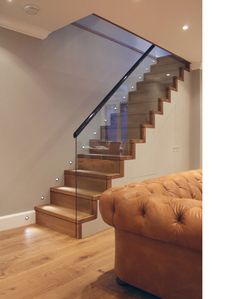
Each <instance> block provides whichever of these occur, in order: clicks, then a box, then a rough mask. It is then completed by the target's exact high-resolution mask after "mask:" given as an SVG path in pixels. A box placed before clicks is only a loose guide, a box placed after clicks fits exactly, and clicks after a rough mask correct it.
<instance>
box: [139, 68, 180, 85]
mask: <svg viewBox="0 0 236 299" xmlns="http://www.w3.org/2000/svg"><path fill="white" fill-rule="evenodd" d="M173 76H177V77H178V76H179V71H178V70H176V71H172V72H171V76H169V77H168V76H166V73H164V74H163V73H160V74H152V73H151V74H145V76H144V80H145V81H148V80H149V81H156V82H161V83H163V84H171V83H172V82H173V79H172V78H173Z"/></svg>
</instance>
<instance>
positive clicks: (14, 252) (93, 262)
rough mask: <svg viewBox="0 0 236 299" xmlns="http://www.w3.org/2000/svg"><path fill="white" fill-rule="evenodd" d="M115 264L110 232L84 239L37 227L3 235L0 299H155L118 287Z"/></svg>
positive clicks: (0, 254)
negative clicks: (114, 270)
mask: <svg viewBox="0 0 236 299" xmlns="http://www.w3.org/2000/svg"><path fill="white" fill-rule="evenodd" d="M113 264H114V231H113V229H109V230H107V231H105V232H102V233H99V234H96V235H95V236H92V237H89V238H86V239H83V240H76V239H72V238H70V237H69V236H66V235H63V234H60V233H57V232H54V231H52V230H49V229H47V228H44V227H41V226H36V225H34V226H28V227H24V228H19V229H15V230H10V231H5V232H1V233H0V298H1V299H3V298H4V299H23V298H24V299H39V298H40V299H76V298H82V299H109V298H119V299H126V298H146V299H151V298H152V299H153V298H155V297H154V296H152V295H150V294H147V293H144V292H142V291H140V290H137V289H135V288H133V287H131V286H128V287H127V286H126V287H121V286H119V285H117V284H116V282H115V274H114V272H113Z"/></svg>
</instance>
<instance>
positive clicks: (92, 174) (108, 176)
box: [65, 169, 121, 179]
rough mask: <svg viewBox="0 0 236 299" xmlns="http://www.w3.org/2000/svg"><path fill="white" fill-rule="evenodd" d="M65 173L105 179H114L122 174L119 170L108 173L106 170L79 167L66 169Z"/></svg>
mask: <svg viewBox="0 0 236 299" xmlns="http://www.w3.org/2000/svg"><path fill="white" fill-rule="evenodd" d="M65 174H71V175H77V176H86V177H98V178H105V179H113V178H118V177H120V176H121V174H120V173H118V172H113V173H108V172H107V173H106V172H99V171H91V170H86V169H78V170H75V169H73V170H70V169H68V170H65Z"/></svg>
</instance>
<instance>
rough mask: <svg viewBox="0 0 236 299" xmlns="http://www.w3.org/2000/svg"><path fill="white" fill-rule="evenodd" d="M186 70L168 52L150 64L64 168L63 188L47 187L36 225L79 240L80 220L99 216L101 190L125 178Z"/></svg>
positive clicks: (37, 213)
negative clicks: (127, 162) (73, 164)
mask: <svg viewBox="0 0 236 299" xmlns="http://www.w3.org/2000/svg"><path fill="white" fill-rule="evenodd" d="M185 70H186V71H189V63H186V62H185V61H178V60H176V57H174V56H172V55H169V56H165V57H161V58H158V59H157V60H156V62H155V63H154V64H153V65H151V67H150V71H149V72H146V73H145V74H144V76H143V80H142V81H139V82H137V84H136V90H135V91H130V92H129V93H128V97H127V100H126V102H120V103H119V109H117V110H116V111H114V113H111V114H110V116H109V119H108V120H106V122H107V124H106V125H101V126H100V134H98V135H100V136H98V139H92V138H91V139H89V143H88V146H86V147H83V149H82V150H81V152H80V153H78V154H77V156H76V160H77V161H76V167H75V169H74V170H65V171H64V186H61V187H52V188H51V189H50V204H48V205H43V206H37V207H35V211H36V223H37V224H39V225H43V226H47V227H49V228H51V229H53V230H56V231H59V232H61V233H65V234H68V235H70V236H72V237H75V238H82V235H83V234H82V229H83V224H84V223H85V222H88V221H92V220H94V219H96V218H97V213H98V199H99V196H100V194H101V193H102V192H103V191H105V190H106V189H108V188H110V187H111V186H112V180H115V179H117V178H121V177H123V176H125V173H124V163H125V160H131V159H135V149H136V144H137V143H145V141H146V129H147V128H154V127H155V115H159V117H162V114H163V113H164V103H165V102H169V103H170V102H171V91H173V90H174V91H178V81H179V80H182V81H184V71H185ZM96 137H97V136H96Z"/></svg>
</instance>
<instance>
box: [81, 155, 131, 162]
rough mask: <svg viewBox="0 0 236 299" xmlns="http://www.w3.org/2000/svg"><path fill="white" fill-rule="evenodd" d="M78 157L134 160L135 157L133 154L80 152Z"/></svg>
mask: <svg viewBox="0 0 236 299" xmlns="http://www.w3.org/2000/svg"><path fill="white" fill-rule="evenodd" d="M78 158H91V159H96V158H97V159H101V160H117V161H123V160H132V159H133V157H132V156H131V155H122V156H119V155H106V154H78Z"/></svg>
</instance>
